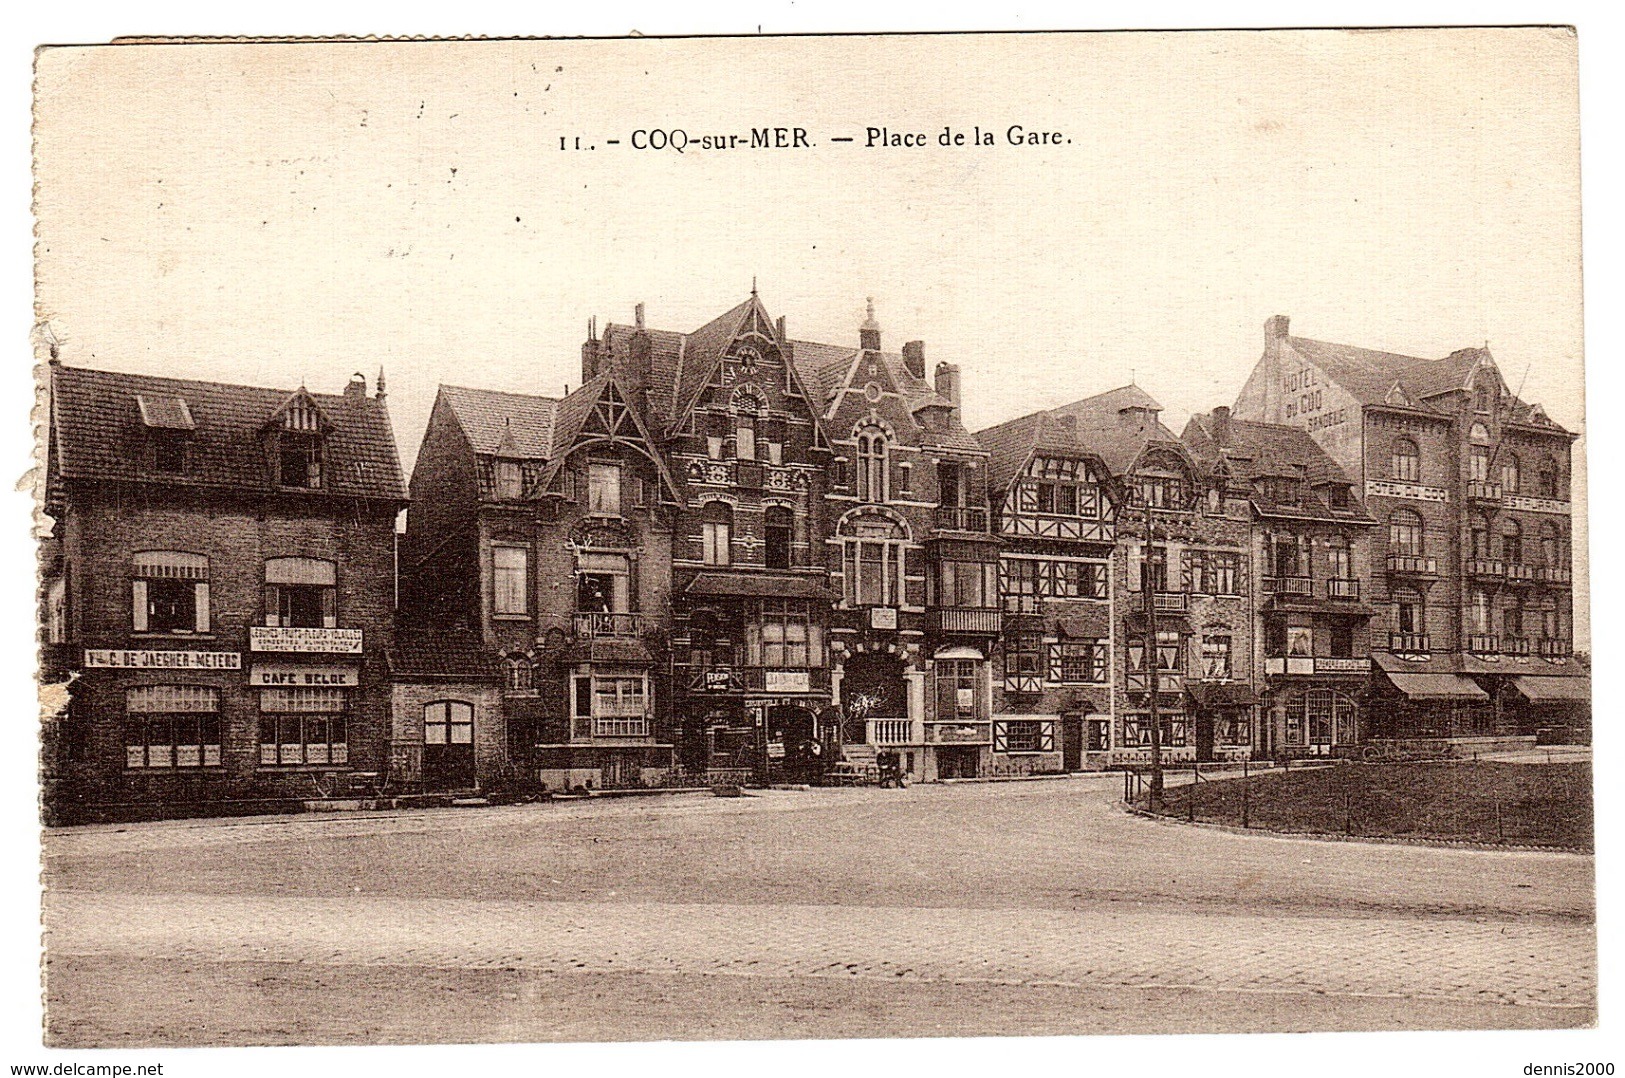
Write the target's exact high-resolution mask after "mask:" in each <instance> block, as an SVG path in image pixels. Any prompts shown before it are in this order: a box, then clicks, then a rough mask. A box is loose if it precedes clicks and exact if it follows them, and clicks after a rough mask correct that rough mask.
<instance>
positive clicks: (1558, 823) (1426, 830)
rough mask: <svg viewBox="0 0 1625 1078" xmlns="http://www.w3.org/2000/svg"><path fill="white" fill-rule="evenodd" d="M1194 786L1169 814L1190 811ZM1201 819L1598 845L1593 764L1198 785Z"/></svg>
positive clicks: (1404, 770)
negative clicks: (1594, 833) (1594, 831)
mask: <svg viewBox="0 0 1625 1078" xmlns="http://www.w3.org/2000/svg"><path fill="white" fill-rule="evenodd" d="M1192 793H1193V788H1192V787H1190V786H1175V787H1170V788H1169V789H1168V791H1167V793H1166V796H1165V797H1164V802H1165V803H1164V806H1163V812H1164V813H1165V814H1166V815H1169V816H1175V817H1179V818H1181V819H1184V818H1188V817H1189V815H1190V812H1191V804H1190V798H1191V797H1192ZM1194 796H1195V798H1196V805H1195V818H1196V819H1197V820H1202V821H1206V822H1209V823H1224V824H1232V825H1236V826H1241V825H1243V823H1244V819H1243V816H1244V813H1245V825H1246V826H1249V827H1256V828H1259V829H1260V830H1266V831H1299V832H1320V833H1324V834H1352V835H1361V836H1366V837H1379V838H1433V839H1454V840H1459V841H1470V842H1507V843H1512V844H1517V845H1528V846H1568V847H1580V848H1583V849H1586V850H1590V849H1591V848H1592V830H1591V824H1592V819H1591V765H1590V764H1589V763H1573V764H1505V763H1469V762H1464V761H1463V762H1454V761H1452V762H1438V763H1393V764H1343V765H1340V766H1334V767H1323V768H1305V769H1304V770H1302V771H1288V772H1284V773H1283V772H1276V773H1272V774H1268V775H1259V776H1256V777H1254V778H1251V779H1246V780H1243V779H1239V778H1224V779H1217V780H1215V781H1213V782H1202V783H1199V784H1198V785H1197V786H1196V787H1195V788H1194Z"/></svg>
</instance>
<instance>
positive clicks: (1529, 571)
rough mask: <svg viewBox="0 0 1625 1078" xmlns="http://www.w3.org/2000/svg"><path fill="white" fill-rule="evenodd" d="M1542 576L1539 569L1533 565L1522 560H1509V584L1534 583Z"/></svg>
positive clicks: (1507, 576)
mask: <svg viewBox="0 0 1625 1078" xmlns="http://www.w3.org/2000/svg"><path fill="white" fill-rule="evenodd" d="M1539 577H1540V573H1539V571H1538V570H1537V569H1536V568H1535V567H1534V566H1533V565H1525V564H1523V563H1522V562H1511V561H1509V562H1507V572H1506V578H1507V583H1508V584H1534V583H1536V582H1538V580H1539Z"/></svg>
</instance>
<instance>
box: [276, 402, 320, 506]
mask: <svg viewBox="0 0 1625 1078" xmlns="http://www.w3.org/2000/svg"><path fill="white" fill-rule="evenodd" d="M289 415H290V416H291V415H292V413H291V412H290V413H289ZM277 468H278V471H277V482H278V483H280V484H281V485H282V486H285V487H303V488H305V489H307V490H317V489H319V488H320V487H321V485H322V441H321V439H320V438H317V437H313V436H311V435H308V434H294V433H292V432H291V431H284V432H283V434H282V438H281V441H280V443H279V444H278V446H277Z"/></svg>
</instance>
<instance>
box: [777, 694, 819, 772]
mask: <svg viewBox="0 0 1625 1078" xmlns="http://www.w3.org/2000/svg"><path fill="white" fill-rule="evenodd" d="M766 718H767V771H768V778H769V779H770V780H778V781H783V782H816V781H817V780H818V778H819V777H820V776H821V775H822V774H823V770H824V766H825V761H824V746H823V744H822V743H821V742H820V741H819V740H818V722H817V716H816V715H814V714H813V712H811V711H809V710H808V709H806V708H804V707H799V706H796V705H793V704H785V705H780V706H777V707H770V708H768V709H767V716H766Z"/></svg>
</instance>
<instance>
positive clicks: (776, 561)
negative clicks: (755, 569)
mask: <svg viewBox="0 0 1625 1078" xmlns="http://www.w3.org/2000/svg"><path fill="white" fill-rule="evenodd" d="M762 526H763V529H764V538H765V539H766V540H767V550H766V560H767V567H768V568H769V569H788V568H790V543H791V538H792V533H793V529H794V520H793V518H792V517H791V515H790V510H788V509H786V508H784V506H782V505H770V506H768V507H767V511H766V512H765V513H764V514H763V520H762Z"/></svg>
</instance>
